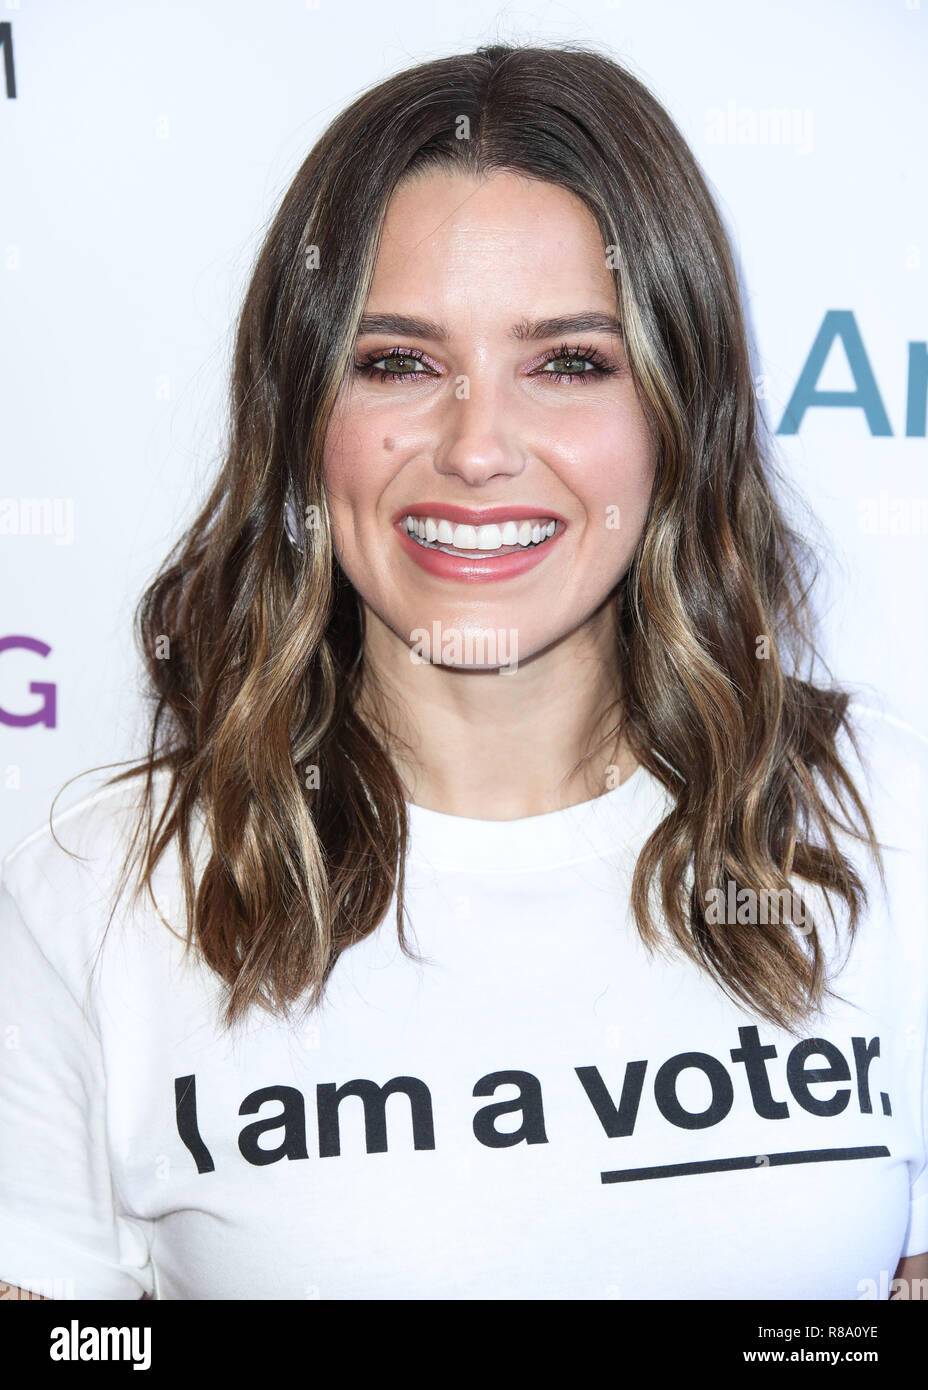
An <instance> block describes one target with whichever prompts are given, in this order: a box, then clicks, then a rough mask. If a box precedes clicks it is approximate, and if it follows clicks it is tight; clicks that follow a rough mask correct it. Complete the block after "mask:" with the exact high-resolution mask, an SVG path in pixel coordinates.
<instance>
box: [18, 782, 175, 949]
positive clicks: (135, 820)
mask: <svg viewBox="0 0 928 1390" xmlns="http://www.w3.org/2000/svg"><path fill="white" fill-rule="evenodd" d="M144 789H145V778H144V776H139V777H133V778H129V779H127V780H126V781H124V782H117V783H115V784H111V785H108V786H104V787H102V788H100V789H99V790H97V791H95V792H93V793H91V794H90V795H88V796H85V797H84V798H83V799H82V800H80V801H78V802H77V803H76V804H75V805H73V806H71V807H69V808H68V809H67V810H64V811H61V812H58V813H56V814H54V816H53V817H52V819H51V822H50V823H49V822H46V823H45V824H44V825H41V826H39V827H38V828H37V829H35V830H33V831H32V832H31V833H30V834H28V835H26V836H25V837H24V838H23V839H22V840H20V841H19V842H18V843H17V844H16V845H14V846H13V848H12V849H10V850H9V851H8V853H6V854H5V855H4V856H3V858H2V859H0V950H2V949H4V948H5V947H6V946H8V945H9V936H10V933H12V932H13V930H14V923H13V917H14V915H15V918H16V919H17V923H21V924H24V925H25V927H26V929H27V930H28V932H29V933H30V934H31V936H32V937H33V938H34V940H35V942H36V944H37V945H38V946H39V948H40V950H41V951H42V953H43V954H44V955H45V956H46V958H47V959H48V960H49V961H50V962H51V963H52V964H53V965H54V966H56V968H58V969H59V970H60V971H62V973H69V972H68V965H69V963H71V964H74V963H77V962H85V961H86V958H87V955H88V952H89V951H91V950H92V949H93V948H94V947H95V946H96V945H98V944H99V942H100V940H101V939H102V936H103V933H104V930H105V927H106V925H107V922H108V919H109V917H110V915H111V912H112V909H113V907H114V905H115V902H116V899H117V896H118V889H119V885H120V881H121V877H122V872H123V868H124V866H125V863H126V856H127V854H128V853H129V851H130V848H131V845H132V838H133V836H134V834H135V831H136V829H137V828H138V826H139V817H140V813H141V811H142V807H143V794H144ZM166 791H167V776H166V774H165V773H163V772H160V771H159V772H158V773H156V774H155V776H154V779H153V795H154V800H153V809H154V811H155V814H156V815H157V811H158V809H159V808H160V805H161V804H162V801H163V797H164V795H165V793H166Z"/></svg>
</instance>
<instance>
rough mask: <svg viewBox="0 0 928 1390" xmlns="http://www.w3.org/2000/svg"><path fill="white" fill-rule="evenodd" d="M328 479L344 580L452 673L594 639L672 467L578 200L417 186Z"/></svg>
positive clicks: (469, 185) (417, 181)
mask: <svg viewBox="0 0 928 1390" xmlns="http://www.w3.org/2000/svg"><path fill="white" fill-rule="evenodd" d="M388 315H389V316H391V319H390V321H389V322H387V321H386V319H385V316H388ZM377 319H380V320H381V322H380V323H379V324H378V323H377V322H375V320H377ZM400 319H402V320H404V321H405V323H403V324H400V323H399V320H400ZM554 320H572V321H573V322H571V323H568V322H561V323H555V322H554ZM414 321H415V322H414ZM323 468H324V476H325V485H326V491H327V496H328V501H329V510H330V514H331V516H332V523H333V529H334V539H335V547H336V553H337V555H338V559H339V562H340V564H341V566H342V568H343V569H344V571H345V573H346V574H347V576H348V578H349V579H350V581H351V583H352V584H353V586H354V588H355V589H356V590H357V592H358V594H359V595H360V597H361V600H362V602H363V604H364V605H365V606H366V607H367V609H369V610H370V611H371V612H372V613H373V614H375V615H376V616H377V617H378V618H379V619H380V620H381V622H382V623H383V624H384V626H385V628H386V629H388V630H389V631H390V632H392V633H393V634H395V636H396V637H397V638H399V639H400V641H402V642H403V643H404V644H405V645H406V646H407V647H408V646H411V645H413V644H414V643H415V641H416V637H415V635H414V634H415V631H416V630H417V629H419V630H422V629H425V630H427V631H429V632H431V631H433V625H434V624H435V623H436V622H438V623H440V624H441V629H442V632H443V634H447V633H451V632H454V633H456V634H460V636H461V637H462V638H463V639H464V645H463V647H462V648H461V651H462V652H463V653H464V655H463V657H458V658H456V659H454V658H453V659H452V664H457V662H460V663H461V664H465V665H468V664H475V663H476V664H477V665H484V664H497V665H499V664H503V662H496V663H493V662H489V663H488V662H486V661H485V660H484V659H483V658H481V657H480V656H479V655H478V656H477V657H476V658H471V659H470V660H469V659H468V657H467V655H466V653H467V652H468V651H470V650H471V647H470V646H469V644H468V638H469V636H470V635H473V634H477V633H486V632H487V631H491V632H498V633H509V634H512V633H515V634H516V636H515V641H516V642H517V644H518V661H519V663H520V664H521V663H522V662H524V661H526V660H527V659H528V658H530V657H531V656H534V655H536V654H537V653H539V652H541V651H543V650H544V649H546V648H548V647H550V646H551V645H552V644H553V643H557V642H559V641H561V640H563V639H565V638H567V637H569V636H570V635H571V634H577V633H578V632H579V631H580V630H582V629H583V628H584V625H586V624H591V623H593V622H594V615H595V614H597V612H598V610H600V609H601V608H602V605H603V603H604V601H605V600H606V599H607V598H608V597H609V595H610V594H611V592H612V590H613V589H614V588H615V586H616V584H617V583H618V582H619V580H620V579H621V578H622V576H623V575H624V573H625V572H626V570H627V568H628V565H629V563H630V561H631V559H632V556H633V554H634V551H635V548H636V546H637V543H638V540H639V538H640V535H641V530H642V526H643V523H644V518H645V515H646V513H647V508H648V501H649V497H650V492H651V484H652V481H653V476H654V450H653V443H652V439H651V436H650V434H649V431H648V427H647V423H646V420H645V417H644V414H643V411H642V409H641V406H640V404H639V401H638V397H637V395H636V392H635V386H634V383H633V380H632V377H631V374H630V371H629V368H628V363H627V359H626V356H625V352H624V348H623V344H622V338H621V334H620V332H619V331H618V329H617V320H616V301H615V288H614V280H613V276H612V273H611V272H610V271H609V269H608V268H607V265H606V253H605V249H604V246H603V241H602V237H601V236H600V233H599V229H598V227H597V225H596V222H595V220H594V218H593V217H592V215H591V213H590V212H589V211H588V209H587V208H586V207H585V205H584V204H583V203H582V202H581V201H580V200H579V199H578V198H576V197H575V196H574V195H573V194H571V193H569V192H568V191H567V190H566V189H563V188H561V187H560V186H559V185H556V184H550V183H543V182H540V181H536V180H532V179H527V178H524V177H521V176H519V175H516V174H512V173H508V172H507V173H495V174H493V175H492V176H491V177H489V178H486V179H474V178H471V177H466V176H462V175H458V174H455V175H451V174H447V173H436V172H434V171H430V172H429V173H427V174H423V175H419V176H417V177H415V178H412V179H408V180H406V181H405V182H404V183H403V184H401V185H400V187H399V188H398V189H397V190H396V192H395V194H394V196H393V198H392V200H391V202H390V205H389V207H388V210H387V215H386V219H385V225H384V230H383V236H382V239H381V245H380V251H379V256H378V259H377V263H376V267H375V272H374V277H373V283H372V285H371V291H370V295H369V298H368V302H367V305H366V308H365V319H364V321H363V322H362V324H361V329H360V333H359V335H358V339H357V343H356V347H355V368H354V371H353V373H352V377H351V380H350V381H349V382H348V383H347V384H346V386H344V387H343V388H342V390H341V392H340V394H339V397H338V400H337V402H336V406H335V410H334V413H333V416H332V419H331V421H330V424H329V428H328V432H327V435H326V442H325V451H324V460H323ZM408 518H412V520H408ZM552 523H554V525H553V526H552ZM413 533H414V534H413ZM415 535H418V536H419V537H420V538H421V539H420V540H417V539H415ZM474 650H475V651H477V652H478V653H479V651H480V650H481V649H480V646H479V645H476V646H475V647H474ZM484 650H485V649H484ZM431 659H432V660H433V661H435V660H439V659H440V658H439V657H438V655H437V654H433V656H432V658H431ZM445 661H446V662H447V661H448V656H447V654H446V656H445Z"/></svg>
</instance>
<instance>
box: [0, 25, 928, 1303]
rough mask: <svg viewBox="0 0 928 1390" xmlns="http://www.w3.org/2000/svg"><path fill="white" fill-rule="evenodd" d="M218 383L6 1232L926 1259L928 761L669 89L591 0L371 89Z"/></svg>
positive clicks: (226, 1281)
mask: <svg viewBox="0 0 928 1390" xmlns="http://www.w3.org/2000/svg"><path fill="white" fill-rule="evenodd" d="M231 407H232V410H231V413H232V423H231V437H230V441H229V448H228V458H227V462H226V464H225V467H224V469H223V471H222V473H221V476H220V477H219V480H218V482H217V483H216V485H215V488H214V489H213V492H212V495H211V496H210V498H209V500H208V502H207V504H206V506H205V507H204V509H203V511H202V513H201V514H200V516H199V517H198V518H197V520H196V521H195V523H194V524H193V526H192V527H191V529H190V531H189V533H188V534H187V535H186V536H185V537H184V538H183V540H182V541H181V543H180V544H179V545H178V546H177V548H176V549H175V551H174V553H173V554H172V556H171V557H170V558H169V560H168V562H167V563H166V565H165V566H164V568H163V570H162V571H161V573H160V575H159V576H158V577H157V579H156V581H155V582H154V583H153V584H152V586H151V587H150V588H149V590H148V592H147V594H146V595H145V598H144V600H143V603H142V605H141V608H140V615H139V619H140V620H139V631H140V634H141V638H142V644H143V650H144V656H145V660H146V663H147V669H148V673H149V676H150V681H151V687H152V691H153V695H154V699H155V704H154V710H153V718H152V729H151V742H150V748H149V752H148V756H147V757H146V758H145V759H143V760H142V762H141V767H140V768H135V767H133V768H130V770H129V772H128V773H124V774H122V776H121V777H120V778H116V779H113V780H112V783H111V784H110V785H109V786H108V787H107V788H106V789H105V790H104V791H103V792H100V793H98V794H97V795H96V796H95V797H92V798H89V799H87V800H85V801H84V802H82V803H81V804H80V805H79V806H78V807H77V808H74V809H72V810H71V811H70V812H69V813H67V815H65V816H63V817H61V818H60V820H59V821H57V822H56V825H55V829H56V831H57V833H58V836H59V838H61V839H62V842H63V843H64V844H65V845H66V849H67V851H68V852H67V853H64V852H62V850H61V849H60V848H59V847H58V845H57V844H56V843H55V841H54V840H53V838H52V836H51V835H49V833H48V832H47V831H45V832H37V833H36V835H34V836H32V837H31V838H30V839H29V840H27V841H26V842H24V843H23V844H22V845H21V846H20V847H18V849H17V850H16V851H14V853H12V854H11V855H10V856H8V858H7V860H6V861H5V865H4V888H3V908H2V911H3V917H2V930H3V940H4V947H3V949H4V956H5V958H6V960H7V962H8V965H9V969H8V972H7V974H6V977H5V981H4V985H3V1018H4V1021H5V1023H6V1024H7V1026H8V1028H13V1029H14V1030H16V1037H17V1038H18V1039H20V1040H21V1041H20V1045H19V1046H18V1047H12V1048H10V1049H8V1051H7V1053H6V1054H5V1057H4V1061H5V1068H4V1074H3V1076H4V1079H3V1092H2V1103H3V1110H4V1114H5V1115H6V1116H7V1117H8V1127H7V1131H6V1136H5V1140H4V1144H3V1153H2V1167H0V1171H2V1173H3V1175H4V1179H5V1184H6V1185H5V1187H4V1195H3V1198H2V1202H3V1209H4V1210H3V1216H4V1221H3V1223H2V1232H3V1233H2V1236H0V1273H2V1274H3V1275H4V1276H5V1277H6V1278H7V1279H9V1280H10V1281H11V1282H12V1283H16V1284H18V1285H19V1286H21V1287H23V1288H25V1289H33V1290H35V1291H37V1292H40V1293H41V1292H46V1291H48V1289H49V1286H50V1291H51V1295H52V1296H55V1297H61V1296H68V1295H70V1296H74V1297H78V1298H87V1297H107V1298H137V1297H139V1296H143V1297H157V1298H164V1299H181V1298H183V1299H203V1298H240V1297H249V1298H254V1297H258V1298H293V1297H318V1298H325V1299H337V1298H368V1299H369V1298H407V1299H408V1298H436V1297H438V1298H511V1297H525V1298H610V1297H620V1298H626V1297H632V1298H706V1297H708V1298H744V1297H749V1296H756V1297H760V1298H790V1297H799V1298H816V1297H823V1298H859V1297H867V1296H870V1295H869V1294H868V1293H867V1292H866V1290H867V1288H869V1283H873V1285H874V1288H875V1289H876V1290H877V1291H876V1293H875V1294H874V1295H873V1296H876V1297H882V1298H886V1297H887V1296H888V1295H889V1294H890V1293H894V1294H896V1295H898V1294H899V1293H900V1292H903V1291H905V1290H906V1289H907V1286H904V1285H903V1284H901V1283H900V1284H897V1285H893V1283H892V1280H893V1278H894V1277H898V1279H899V1280H903V1279H905V1278H911V1277H912V1276H920V1275H922V1274H923V1273H928V1269H926V1265H925V1262H926V1258H928V1257H926V1255H925V1254H924V1252H925V1251H926V1250H928V1176H926V1172H925V1135H924V1132H923V1131H922V1130H921V1128H920V1124H921V1103H922V1101H921V1090H920V1087H921V1085H922V1081H923V1068H924V1057H925V1035H926V1013H928V1009H926V984H925V981H926V978H928V971H926V970H925V968H924V965H925V956H926V951H928V945H926V936H928V933H926V932H925V923H924V915H923V908H922V906H921V904H923V902H924V893H923V891H922V881H921V879H920V878H919V877H918V876H919V875H920V874H921V873H923V871H924V867H925V862H924V854H923V852H922V850H921V848H920V845H919V843H918V838H917V833H916V832H917V816H916V815H915V814H914V813H913V811H912V809H911V807H912V806H914V802H915V798H916V792H917V788H916V787H915V784H914V781H913V780H912V779H911V778H910V779H909V782H908V783H904V782H903V781H901V780H900V779H901V770H902V769H905V768H907V767H911V766H913V765H915V764H914V763H913V760H914V759H917V758H918V757H919V756H920V752H919V751H918V748H917V745H915V751H913V746H912V745H911V743H910V741H909V740H908V739H907V737H906V736H904V735H902V734H900V733H898V732H896V731H895V729H894V727H893V726H892V725H891V724H888V723H887V722H886V721H881V720H879V719H877V720H874V719H873V717H872V716H868V715H866V714H864V713H861V715H860V718H859V719H858V718H856V717H852V712H851V705H850V701H849V697H848V695H847V694H846V693H844V692H842V691H840V690H838V689H836V688H832V687H829V686H826V685H823V684H816V683H814V680H813V672H812V664H811V661H809V665H808V668H807V669H806V668H805V667H804V665H803V663H804V662H806V661H807V658H810V657H811V656H812V655H814V648H813V647H812V645H811V640H810V632H809V628H810V620H809V617H808V614H807V611H806V605H805V597H806V565H807V563H808V560H809V554H808V552H807V549H806V547H804V545H803V544H802V542H801V541H800V539H799V537H798V536H797V535H796V534H794V533H793V532H792V531H791V530H790V528H789V527H788V526H787V524H786V523H785V521H784V519H783V516H782V514H781V511H780V509H779V505H778V503H777V501H776V499H775V496H774V493H773V490H772V484H771V482H770V479H771V477H772V467H771V464H770V462H769V461H768V460H767V459H766V458H765V457H764V453H763V448H762V443H761V439H760V423H759V421H758V418H757V416H756V414H755V404H754V395H753V386H752V380H751V374H750V367H749V359H748V353H747V349H746V345H745V334H744V328H743V324H742V318H741V312H740V307H739V302H738V294H737V286H736V279H735V275H734V271H733V267H732V260H731V254H730V249H729V246H728V244H727V241H726V237H725V234H724V231H723V229H722V226H721V224H720V221H719V217H718V214H717V212H716V209H715V207H714V205H713V202H712V199H711V197H710V195H709V193H708V191H707V188H706V185H705V183H704V181H703V179H702V177H701V175H700V172H699V170H698V168H697V166H696V164H695V162H694V160H693V157H692V155H691V154H690V152H689V151H688V149H687V147H686V145H685V143H684V141H683V140H682V138H681V136H680V134H679V132H678V131H677V130H676V128H675V127H674V125H673V124H672V122H671V121H670V119H669V117H668V116H667V114H666V112H664V110H663V109H662V108H661V107H660V106H659V105H658V104H657V102H656V101H655V100H654V98H653V97H652V96H650V95H649V93H648V92H647V91H646V90H645V89H644V88H643V87H642V86H641V85H640V84H639V83H638V82H637V81H636V80H635V79H634V78H632V77H631V76H630V75H629V74H628V73H627V72H625V71H624V70H623V69H622V68H620V67H619V66H617V65H616V64H614V63H612V62H611V61H610V60H608V59H606V58H605V57H602V56H600V55H599V54H597V53H595V52H591V51H588V50H586V49H584V48H582V47H580V46H568V47H562V48H549V49H544V48H531V47H525V48H517V47H512V48H510V47H503V46H494V47H489V48H484V49H481V50H479V51H478V52H477V53H471V54H465V55H462V56H458V57H452V58H446V59H442V60H440V61H438V62H432V63H428V64H425V65H423V66H420V67H416V68H413V69H411V70H409V71H408V72H404V73H401V74H399V75H398V76H396V77H393V78H391V79H390V80H388V81H386V82H384V83H382V84H381V85H380V86H378V87H376V88H375V89H373V90H372V91H370V92H368V93H366V94H365V95H363V96H362V97H360V98H359V99H358V100H357V101H355V102H354V103H353V104H352V105H351V106H350V107H349V108H348V109H347V110H346V111H345V112H344V113H343V114H342V115H340V116H339V117H338V118H337V119H336V120H335V121H334V123H333V124H332V125H331V127H330V128H329V129H328V130H327V131H326V132H325V134H324V135H323V137H322V138H321V140H320V141H319V143H318V144H317V145H316V147H315V148H314V149H313V151H312V152H311V153H310V155H309V157H308V159H307V160H306V162H305V164H304V165H303V167H302V168H301V169H300V171H299V173H298V174H297V177H296V179H295V180H294V182H293V184H292V186H291V188H290V190H289V191H288V193H287V195H286V197H285V199H284V202H283V205H282V207H281V209H280V211H279V213H278V215H277V218H276V220H275V222H274V224H273V226H272V227H271V230H270V232H269V234H268V236H267V239H266V242H265V244H264V247H263V250H262V252H261V254H260V257H259V260H258V264H257V267H256V270H255V273H254V277H253V279H252V282H251V285H250V287H249V290H248V294H247V298H246V301H245V305H244V310H243V313H242V317H241V323H240V328H239V335H238V341H237V350H236V357H235V365H234V377H233V384H232V402H231ZM863 744H866V746H867V754H868V755H869V757H868V760H867V761H868V762H869V767H868V766H865V765H864V763H863V762H861V761H860V758H861V753H860V751H859V750H860V748H861V746H862V745H863ZM140 772H141V773H144V774H145V775H144V777H142V776H140V775H139V773H140ZM880 777H882V778H883V779H884V780H883V782H882V783H881V782H880ZM133 829H134V839H132V840H131V841H130V839H129V832H130V831H131V830H133ZM877 836H879V842H878V838H877ZM886 844H888V845H890V846H892V854H890V855H886V856H884V857H885V858H886V859H887V860H888V861H889V862H888V863H887V864H886V865H885V866H884V867H885V869H886V878H885V891H884V884H883V882H882V881H881V880H880V878H879V872H878V871H879V869H880V864H881V854H880V850H881V845H883V846H884V847H885V845H886ZM77 855H80V856H83V858H81V859H78V858H76V857H75V856H77ZM120 860H123V861H124V863H123V868H124V870H125V872H123V874H122V875H121V876H120V877H119V882H118V883H117V882H116V877H117V875H116V873H115V866H116V865H117V864H118V863H119V862H120ZM132 863H134V865H135V867H136V868H137V869H138V871H139V873H138V875H137V878H136V888H141V889H142V890H143V891H141V892H136V893H134V894H132V895H127V894H126V893H125V891H124V890H125V888H126V887H127V886H128V873H129V868H130V864H132ZM111 903H112V904H113V905H114V906H113V910H112V911H111V912H107V911H106V908H108V907H109V906H110V904H111ZM184 926H185V927H186V930H185V931H183V930H178V928H179V927H184ZM410 935H411V936H412V938H413V939H412V940H410ZM49 1025H51V1026H49ZM849 1213H853V1217H850V1216H849ZM810 1235H811V1239H810ZM797 1256H798V1257H797ZM868 1281H869V1283H868Z"/></svg>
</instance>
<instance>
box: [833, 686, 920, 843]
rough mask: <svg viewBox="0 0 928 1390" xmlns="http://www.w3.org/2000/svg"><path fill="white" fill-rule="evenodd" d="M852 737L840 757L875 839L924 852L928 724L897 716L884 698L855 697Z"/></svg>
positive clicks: (841, 741)
mask: <svg viewBox="0 0 928 1390" xmlns="http://www.w3.org/2000/svg"><path fill="white" fill-rule="evenodd" d="M848 716H849V722H850V724H851V735H852V736H850V737H849V735H848V734H847V733H846V732H845V731H844V730H842V732H841V734H840V735H839V738H838V747H837V751H838V755H839V757H840V758H841V760H842V762H843V764H844V766H845V768H846V769H847V771H848V773H849V774H850V776H851V777H852V779H853V780H854V782H855V785H856V786H857V790H858V792H859V794H860V796H861V799H862V800H863V802H864V804H865V806H866V808H867V811H868V813H869V814H870V817H871V820H872V821H873V826H874V830H875V832H876V835H877V838H878V839H879V840H880V842H881V843H882V844H885V845H886V846H887V847H888V848H894V849H898V850H902V851H908V852H909V853H912V854H915V855H922V856H925V855H928V814H926V812H928V728H918V727H916V726H915V725H913V724H910V723H909V722H907V721H906V720H904V719H902V718H900V717H899V715H898V714H897V713H896V712H895V710H894V709H893V707H892V706H891V705H890V704H889V703H888V702H887V701H886V700H885V699H883V698H881V697H879V696H877V695H873V694H871V693H868V694H867V695H866V696H861V695H855V696H854V697H853V698H852V700H851V702H850V705H849V707H848Z"/></svg>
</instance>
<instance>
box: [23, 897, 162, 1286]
mask: <svg viewBox="0 0 928 1390" xmlns="http://www.w3.org/2000/svg"><path fill="white" fill-rule="evenodd" d="M43 910H48V909H47V908H43ZM29 911H30V905H29V904H27V903H20V902H19V901H18V900H17V898H16V897H14V894H13V891H12V890H11V888H10V887H9V885H8V884H7V883H5V882H4V883H0V1280H3V1281H5V1282H7V1283H10V1284H18V1285H20V1287H22V1288H25V1289H28V1290H30V1291H31V1292H33V1293H40V1294H44V1295H45V1296H46V1297H50V1298H75V1299H93V1298H104V1299H130V1298H133V1299H137V1298H141V1297H142V1296H143V1294H148V1295H150V1296H151V1295H153V1292H154V1291H153V1275H152V1266H151V1260H150V1255H149V1249H148V1241H147V1234H146V1223H144V1222H139V1221H134V1220H132V1219H129V1218H126V1217H124V1216H123V1215H122V1214H121V1213H120V1212H119V1209H118V1201H117V1199H116V1195H115V1194H114V1190H113V1182H112V1177H111V1173H110V1166H109V1161H108V1155H107V1142H106V1076H105V1070H104V1066H103V1056H102V1049H101V1046H100V1040H99V1037H98V1035H97V1033H96V1031H95V1029H94V1026H93V1023H92V1020H91V1018H90V1016H89V1014H88V1011H87V1010H86V1009H85V1008H84V1007H83V1006H82V1002H83V1001H82V1000H81V998H79V997H78V996H79V995H80V990H79V989H77V988H76V987H75V982H73V981H72V982H70V984H69V983H67V982H66V981H65V979H64V978H63V977H62V974H61V973H60V972H59V971H58V970H56V969H55V967H54V966H53V965H52V964H51V962H50V961H49V959H48V958H47V955H46V954H45V952H43V950H42V949H41V946H40V944H39V940H37V936H36V933H35V932H34V931H33V930H30V927H29V925H28V921H27V919H28V916H29ZM88 970H89V965H88Z"/></svg>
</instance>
